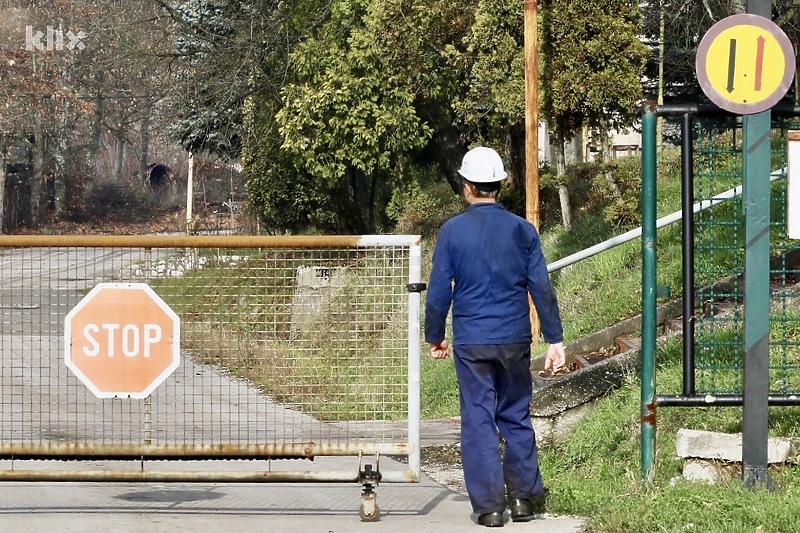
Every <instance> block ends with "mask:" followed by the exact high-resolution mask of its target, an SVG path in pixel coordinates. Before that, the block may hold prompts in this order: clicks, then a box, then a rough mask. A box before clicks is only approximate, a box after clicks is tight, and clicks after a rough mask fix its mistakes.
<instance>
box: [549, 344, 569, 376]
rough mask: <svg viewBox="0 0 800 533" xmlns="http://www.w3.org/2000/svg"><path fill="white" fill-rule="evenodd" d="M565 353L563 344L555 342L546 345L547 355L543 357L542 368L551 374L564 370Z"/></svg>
mask: <svg viewBox="0 0 800 533" xmlns="http://www.w3.org/2000/svg"><path fill="white" fill-rule="evenodd" d="M566 360H567V355H566V352H565V351H564V344H563V343H561V342H556V343H553V344H551V345H550V346H548V347H547V355H545V359H544V369H545V371H549V372H550V373H551V374H558V373H559V372H561V371H562V370H564V366H565V364H566Z"/></svg>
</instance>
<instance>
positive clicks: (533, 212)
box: [523, 0, 539, 229]
mask: <svg viewBox="0 0 800 533" xmlns="http://www.w3.org/2000/svg"><path fill="white" fill-rule="evenodd" d="M523 5H524V6H525V10H524V16H525V19H524V24H525V36H524V37H525V218H527V219H528V221H529V222H530V223H531V224H533V225H534V226H536V228H537V229H538V228H539V57H538V56H539V28H538V26H539V6H538V0H524V4H523Z"/></svg>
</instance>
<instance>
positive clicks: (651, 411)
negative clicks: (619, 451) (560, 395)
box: [641, 111, 658, 484]
mask: <svg viewBox="0 0 800 533" xmlns="http://www.w3.org/2000/svg"><path fill="white" fill-rule="evenodd" d="M657 174H658V172H657V165H656V115H655V113H653V112H651V111H648V112H646V113H645V114H644V116H643V117H642V365H641V368H642V370H641V381H642V391H641V394H642V395H641V432H642V434H641V441H642V442H641V447H642V480H643V481H644V482H645V483H648V484H649V483H651V482H652V481H653V450H654V448H655V440H656V405H655V349H656V321H657V320H656V178H657Z"/></svg>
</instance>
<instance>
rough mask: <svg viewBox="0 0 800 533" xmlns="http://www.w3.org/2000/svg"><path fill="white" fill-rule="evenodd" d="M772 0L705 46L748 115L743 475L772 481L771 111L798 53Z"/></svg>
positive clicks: (719, 30) (710, 63)
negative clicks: (769, 467)
mask: <svg viewBox="0 0 800 533" xmlns="http://www.w3.org/2000/svg"><path fill="white" fill-rule="evenodd" d="M770 6H771V2H769V1H766V2H763V1H761V2H757V1H753V0H751V1H749V2H748V11H749V13H747V14H743V15H734V16H731V17H728V18H725V19H723V20H721V21H719V22H717V23H716V24H715V25H714V26H712V27H711V29H709V30H708V32H707V33H706V34H705V36H704V37H703V39H702V41H701V42H700V46H699V47H698V50H697V58H696V66H697V78H698V80H699V81H700V86H701V87H702V88H703V91H704V92H705V94H706V96H708V97H709V99H711V101H712V102H714V103H715V104H717V105H718V106H719V107H721V108H722V109H725V110H727V111H730V112H732V113H737V114H741V115H744V117H743V119H742V129H743V133H744V143H743V147H742V151H743V164H744V175H743V176H742V182H743V183H742V187H743V191H742V193H743V194H742V197H743V208H744V215H745V274H744V299H745V302H746V304H745V307H744V309H745V316H744V414H743V419H742V464H743V468H742V480H743V482H744V484H745V486H748V487H753V486H755V485H756V484H761V485H767V486H769V485H770V484H771V481H770V479H769V475H768V472H767V442H768V440H767V439H768V425H767V424H768V420H769V314H770V313H769V311H770V308H769V253H770V251H769V250H770V243H769V233H770V232H769V228H770V213H769V206H770V179H769V175H770V171H771V169H770V126H771V121H772V118H771V113H770V108H772V106H774V105H775V104H777V103H778V102H779V101H780V100H781V99H782V98H783V97H784V96H785V95H786V92H787V91H788V90H789V87H790V86H791V83H792V81H793V79H794V70H795V57H794V50H793V47H792V44H791V41H789V38H788V37H786V34H785V33H783V31H782V30H781V29H780V28H779V27H778V26H777V25H776V24H774V23H773V22H772V21H771V20H770V19H769V17H770V15H771V13H770Z"/></svg>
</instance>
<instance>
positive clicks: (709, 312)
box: [694, 117, 800, 395]
mask: <svg viewBox="0 0 800 533" xmlns="http://www.w3.org/2000/svg"><path fill="white" fill-rule="evenodd" d="M796 129H800V123H798V122H797V121H796V119H794V120H790V119H785V118H777V119H775V120H774V122H773V129H772V134H771V146H772V150H771V166H772V168H773V169H775V170H774V172H773V173H772V175H771V180H772V185H771V206H770V258H771V262H770V265H771V266H770V317H769V320H770V340H769V346H770V350H769V351H770V361H769V372H770V393H771V394H782V395H786V394H796V393H798V392H800V285H798V284H797V282H798V278H800V244H799V243H798V242H797V241H793V240H791V239H789V238H788V235H787V209H788V206H787V195H786V191H787V178H786V176H787V154H786V139H787V132H788V131H790V130H796ZM694 135H695V139H694V147H695V148H694V150H695V161H694V166H695V180H694V200H695V202H698V203H700V204H701V205H703V204H704V203H706V204H711V203H716V204H717V205H715V206H714V207H711V208H709V209H705V210H703V211H700V212H698V213H697V214H696V215H695V248H694V250H695V251H694V253H695V264H694V269H695V270H694V272H695V288H696V296H697V298H698V300H699V303H700V311H699V316H698V317H697V320H696V323H695V324H696V325H695V337H694V341H695V379H696V387H697V388H696V391H697V393H698V394H711V395H717V394H741V393H742V392H743V379H744V366H743V361H744V350H745V348H744V347H745V343H744V305H745V298H744V292H745V291H744V273H745V249H746V242H745V216H744V209H745V206H744V205H743V203H742V197H741V195H740V193H741V190H742V174H743V171H742V169H743V158H742V130H741V121H740V120H739V119H737V118H736V117H729V118H719V117H717V118H709V117H700V118H698V119H697V120H696V122H695V128H694ZM729 191H733V193H734V194H729V195H726V196H729V197H730V198H729V199H728V200H726V201H724V202H719V201H718V200H714V197H715V196H717V195H720V194H723V193H726V192H729Z"/></svg>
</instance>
